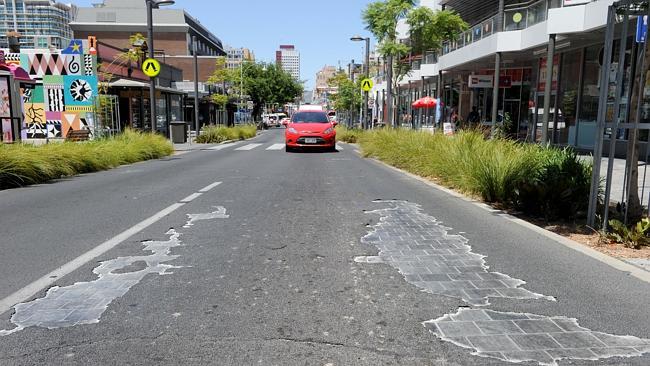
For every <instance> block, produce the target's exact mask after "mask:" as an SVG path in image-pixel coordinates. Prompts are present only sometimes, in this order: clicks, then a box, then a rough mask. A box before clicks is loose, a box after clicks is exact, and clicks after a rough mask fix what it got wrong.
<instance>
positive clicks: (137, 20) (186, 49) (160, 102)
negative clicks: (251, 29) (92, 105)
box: [70, 0, 226, 130]
mask: <svg viewBox="0 0 650 366" xmlns="http://www.w3.org/2000/svg"><path fill="white" fill-rule="evenodd" d="M70 26H71V27H72V29H73V31H74V35H75V38H81V39H85V38H86V37H88V36H94V37H96V38H97V40H98V43H99V44H100V48H104V49H108V48H111V47H112V48H115V49H118V50H120V49H124V48H131V47H132V45H131V44H130V43H131V41H130V37H131V36H133V35H135V34H141V35H143V36H145V37H146V36H147V8H146V2H145V1H139V0H103V1H102V2H101V3H98V4H95V5H94V6H93V7H80V8H78V9H77V13H76V15H75V17H74V21H73V22H71V23H70ZM153 26H154V54H155V57H156V58H157V59H158V60H159V61H160V62H161V63H163V64H166V65H170V66H172V67H173V69H175V70H180V71H181V72H182V77H181V78H180V80H178V79H179V78H175V80H174V81H176V82H177V83H174V84H172V85H170V86H172V87H174V88H168V87H166V86H165V85H161V80H162V79H161V78H157V79H156V82H157V83H158V87H159V89H160V91H158V94H160V95H162V94H163V93H164V92H165V91H170V92H180V93H182V94H186V95H188V96H189V98H187V99H185V101H183V100H182V99H179V98H176V97H175V98H174V99H173V100H170V101H167V102H166V101H165V99H164V98H158V97H157V100H156V103H157V114H158V116H157V117H156V119H154V120H160V118H161V115H162V116H163V119H164V118H165V115H166V114H167V113H166V111H168V110H170V109H174V110H176V112H175V115H177V119H178V120H185V121H192V120H193V119H194V114H193V108H194V103H193V100H192V99H193V94H194V88H193V83H191V82H193V81H194V57H193V56H194V55H193V54H194V46H195V44H194V42H195V40H196V49H197V51H196V54H197V60H198V79H199V80H198V81H199V83H200V88H199V97H200V98H201V103H200V106H199V108H200V113H199V123H200V124H201V125H203V124H208V123H214V122H215V121H216V110H215V106H214V104H213V103H211V102H210V101H209V100H207V99H204V98H203V97H205V96H207V95H208V94H209V93H210V90H208V88H206V87H205V86H204V83H205V82H206V81H207V80H208V78H209V77H210V76H211V75H212V74H213V73H214V70H215V69H216V63H217V62H216V61H217V58H218V57H222V56H226V52H225V51H224V49H223V45H222V43H221V41H220V40H219V38H217V37H216V36H215V35H214V34H213V33H212V32H210V31H209V30H208V29H207V28H206V27H205V26H203V25H202V24H201V23H200V22H199V21H198V20H197V19H196V18H194V17H193V16H191V15H190V14H188V13H187V12H186V11H185V10H183V9H175V8H160V9H154V10H153ZM102 45H106V47H101V46H102ZM111 56H112V54H111V53H110V52H99V54H98V57H99V62H100V65H102V68H103V69H104V71H106V70H108V71H109V72H113V70H114V69H115V65H112V66H111V64H114V62H113V61H114V56H113V57H111ZM136 72H137V71H135V72H134V73H136ZM127 75H131V76H132V74H130V73H127ZM127 79H134V78H133V77H128V78H127ZM184 81H185V82H184ZM119 82H120V83H123V84H124V85H126V84H128V85H131V86H133V87H132V88H130V89H128V90H122V89H119V97H120V108H121V111H120V116H122V118H123V119H127V118H128V119H129V124H130V125H131V126H133V127H136V128H143V127H144V128H146V127H147V126H148V125H150V123H151V118H150V117H149V111H148V105H149V97H148V93H144V92H143V90H142V85H140V84H142V83H141V82H140V81H137V80H120V81H119ZM120 85H121V84H120ZM144 87H145V90H146V88H148V85H147V84H145V85H144ZM167 89H171V90H167ZM122 108H123V109H124V111H122ZM179 110H180V112H178V111H179ZM139 114H141V115H139ZM162 128H165V125H164V123H162V127H161V128H159V129H161V130H162Z"/></svg>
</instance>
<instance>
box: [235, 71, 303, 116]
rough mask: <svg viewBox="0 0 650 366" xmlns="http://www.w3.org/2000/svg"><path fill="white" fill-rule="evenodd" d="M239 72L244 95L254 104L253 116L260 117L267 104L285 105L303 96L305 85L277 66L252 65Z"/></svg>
mask: <svg viewBox="0 0 650 366" xmlns="http://www.w3.org/2000/svg"><path fill="white" fill-rule="evenodd" d="M243 68H244V69H243V70H239V72H240V74H241V75H243V80H242V82H241V84H242V85H243V91H242V92H243V94H245V95H247V96H248V97H249V98H250V100H251V101H252V102H253V116H254V117H255V118H258V117H260V115H261V111H262V108H263V107H264V105H265V104H277V105H284V104H286V103H291V102H293V101H295V100H296V99H297V98H298V97H300V96H302V92H303V85H302V83H300V82H299V81H297V80H295V79H294V78H293V77H292V76H291V74H289V73H288V72H286V71H284V70H283V69H282V68H281V67H279V66H277V65H275V64H265V63H252V62H248V63H245V64H244V65H243Z"/></svg>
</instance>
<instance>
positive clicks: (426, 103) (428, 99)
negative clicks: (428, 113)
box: [412, 97, 437, 108]
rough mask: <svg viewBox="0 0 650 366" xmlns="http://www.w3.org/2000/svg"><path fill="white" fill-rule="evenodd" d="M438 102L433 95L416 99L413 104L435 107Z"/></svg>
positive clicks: (417, 106)
mask: <svg viewBox="0 0 650 366" xmlns="http://www.w3.org/2000/svg"><path fill="white" fill-rule="evenodd" d="M436 104H437V102H436V100H435V99H433V98H431V97H424V98H420V99H418V100H416V101H415V102H414V103H413V104H412V106H413V108H433V107H435V106H436Z"/></svg>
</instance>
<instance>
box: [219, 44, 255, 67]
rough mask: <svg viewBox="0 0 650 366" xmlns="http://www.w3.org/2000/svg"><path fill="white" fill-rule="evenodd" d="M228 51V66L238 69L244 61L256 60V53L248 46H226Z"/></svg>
mask: <svg viewBox="0 0 650 366" xmlns="http://www.w3.org/2000/svg"><path fill="white" fill-rule="evenodd" d="M224 49H225V51H226V67H228V68H229V69H231V70H233V69H238V68H239V66H240V65H241V64H242V62H255V53H253V51H251V50H249V49H248V48H234V47H230V46H225V47H224Z"/></svg>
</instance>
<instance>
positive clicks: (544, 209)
mask: <svg viewBox="0 0 650 366" xmlns="http://www.w3.org/2000/svg"><path fill="white" fill-rule="evenodd" d="M359 143H360V145H361V147H362V149H363V152H364V155H365V156H373V157H376V158H378V159H380V160H382V161H384V162H386V163H388V164H390V165H393V166H396V167H398V168H401V169H404V170H407V171H409V172H411V173H414V174H418V175H421V176H424V177H431V178H435V179H436V180H438V181H439V182H441V183H442V184H444V185H447V186H449V187H452V188H456V189H458V190H460V191H462V192H465V193H468V194H471V195H476V196H479V197H481V198H482V199H483V200H484V201H486V202H490V203H498V204H500V205H503V206H506V207H517V208H520V209H522V210H524V211H525V212H528V213H531V214H535V215H544V216H546V217H547V218H548V217H556V216H557V217H563V218H569V217H572V216H574V215H575V214H576V213H577V212H578V211H580V210H581V209H583V208H584V206H585V205H586V204H587V203H588V198H589V187H590V181H591V171H590V167H588V166H587V165H585V164H584V163H582V162H580V161H579V160H578V158H577V156H576V154H575V153H574V152H572V151H570V150H560V149H556V148H545V147H540V146H537V145H525V144H520V143H517V142H514V141H510V140H504V139H492V140H486V139H485V138H484V135H483V133H482V132H480V131H461V132H459V133H458V134H456V135H454V136H451V137H448V136H443V135H442V134H431V133H427V132H417V131H411V130H401V129H397V130H396V129H383V130H375V131H370V132H366V133H363V134H362V135H360V136H359Z"/></svg>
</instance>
